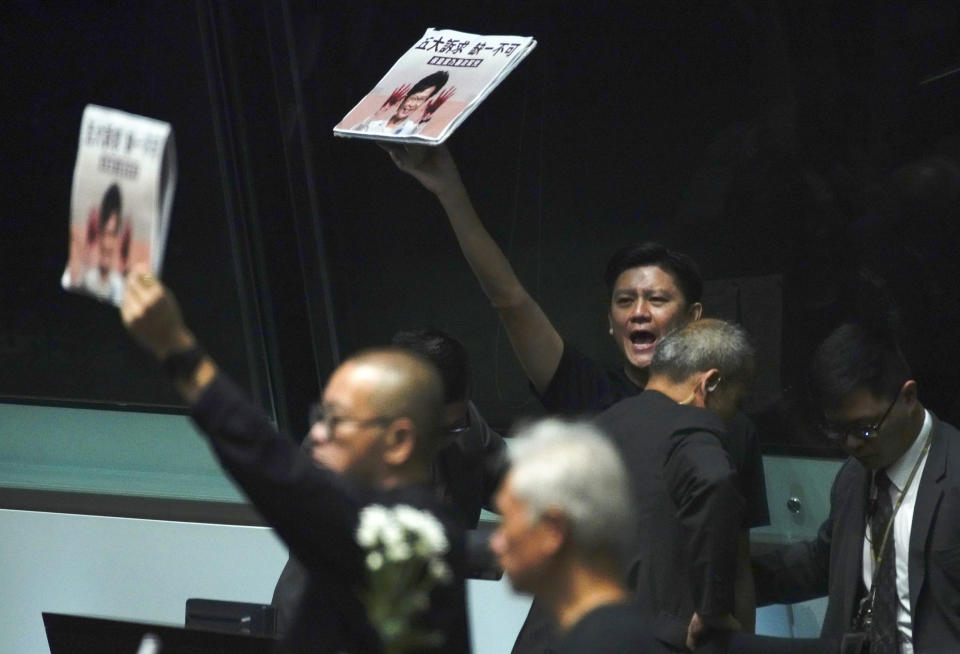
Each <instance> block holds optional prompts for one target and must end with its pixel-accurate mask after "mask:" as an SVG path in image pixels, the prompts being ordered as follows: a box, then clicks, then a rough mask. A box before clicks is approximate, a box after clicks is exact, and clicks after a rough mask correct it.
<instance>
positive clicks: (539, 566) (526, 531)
mask: <svg viewBox="0 0 960 654" xmlns="http://www.w3.org/2000/svg"><path fill="white" fill-rule="evenodd" d="M510 461H511V464H512V465H511V469H510V472H509V473H507V476H506V478H505V479H504V481H503V484H502V485H501V487H500V490H499V492H498V493H497V498H496V502H497V508H498V510H499V512H500V514H501V515H502V520H501V522H500V526H499V528H498V529H497V531H496V532H495V533H494V535H493V537H492V538H491V540H490V547H491V549H492V550H493V552H494V554H496V556H497V559H498V560H499V562H500V565H501V566H502V567H503V570H504V572H505V573H506V574H507V576H508V577H509V579H510V582H511V584H512V585H513V587H514V589H515V590H517V591H520V592H525V593H535V594H536V595H537V597H540V598H541V599H542V600H543V601H544V603H545V604H546V605H547V607H548V608H549V610H550V612H551V613H552V615H553V618H554V619H555V620H556V623H557V625H558V626H559V629H560V631H561V635H560V639H559V645H558V648H557V651H558V652H559V653H560V654H580V653H586V652H590V653H591V654H604V653H610V654H614V653H617V654H619V653H621V652H666V651H668V650H666V649H665V648H663V646H662V645H660V644H659V643H658V642H657V640H656V639H654V638H653V637H652V635H651V634H650V632H649V630H648V629H647V627H646V625H645V623H644V622H643V620H642V619H641V617H640V615H639V613H638V612H637V609H636V608H635V607H634V606H633V604H632V603H631V602H630V593H629V591H628V590H627V588H626V587H625V586H624V583H623V560H624V556H625V554H626V553H627V552H628V551H629V549H630V541H631V534H632V531H633V524H634V519H633V515H632V510H631V498H630V487H629V483H628V480H627V473H626V470H625V469H624V466H623V463H622V461H621V460H620V457H619V455H618V454H617V452H616V449H615V448H614V447H613V445H612V444H611V443H610V442H609V441H608V440H607V439H606V438H605V437H604V436H603V435H602V434H601V432H600V431H599V430H598V429H597V428H596V427H593V426H591V425H589V424H587V423H582V422H564V421H561V420H557V419H550V418H548V419H545V420H541V421H539V422H536V423H533V424H532V425H530V426H528V427H527V428H525V429H523V430H521V432H520V433H519V434H518V435H517V438H516V439H515V440H514V443H513V447H511V449H510Z"/></svg>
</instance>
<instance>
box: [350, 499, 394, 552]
mask: <svg viewBox="0 0 960 654" xmlns="http://www.w3.org/2000/svg"><path fill="white" fill-rule="evenodd" d="M389 520H390V515H389V513H388V511H387V509H386V507H383V506H381V505H379V504H371V505H370V506H366V507H364V508H363V510H362V511H360V524H359V525H358V526H357V543H358V544H359V545H360V546H361V547H363V548H364V549H370V548H372V547H374V546H375V545H376V544H377V541H378V540H379V538H380V532H381V531H383V528H384V526H385V525H386V524H387V523H388V521H389Z"/></svg>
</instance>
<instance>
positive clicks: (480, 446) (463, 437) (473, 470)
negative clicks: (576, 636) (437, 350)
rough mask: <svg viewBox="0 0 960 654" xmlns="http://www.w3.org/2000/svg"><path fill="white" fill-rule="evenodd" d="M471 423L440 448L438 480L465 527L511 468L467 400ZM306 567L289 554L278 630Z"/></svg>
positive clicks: (288, 618)
mask: <svg viewBox="0 0 960 654" xmlns="http://www.w3.org/2000/svg"><path fill="white" fill-rule="evenodd" d="M467 412H468V413H467V414H468V416H469V418H470V428H469V429H467V430H466V431H464V432H461V433H459V434H457V435H456V436H455V437H454V438H453V439H452V440H451V441H450V442H449V443H448V444H447V445H446V446H444V447H443V448H441V449H440V451H439V452H438V453H437V459H436V462H435V464H434V480H435V485H436V487H437V489H438V490H439V491H440V493H441V494H442V495H443V497H444V498H445V499H446V500H447V502H449V503H450V505H451V506H452V507H453V509H454V511H452V513H453V514H454V515H455V516H456V517H457V519H459V520H460V522H461V524H462V525H463V527H464V528H469V529H473V528H476V526H477V523H478V522H479V520H480V509H481V508H483V507H487V508H490V507H491V505H492V499H491V498H492V497H493V494H494V493H495V492H496V490H497V487H498V486H499V485H500V480H501V479H502V478H503V475H504V474H505V473H506V470H507V465H508V461H507V446H506V443H505V442H504V440H503V438H502V437H501V436H500V434H498V433H497V432H495V431H494V430H492V429H491V428H490V426H489V425H487V423H486V421H484V419H483V417H482V416H481V415H480V413H479V412H478V411H477V407H475V406H474V404H473V402H468V403H467ZM307 580H308V575H307V570H306V568H305V567H304V565H303V564H302V563H301V562H300V561H298V560H297V558H296V557H295V556H292V555H291V556H290V558H289V559H288V560H287V564H286V565H285V566H284V568H283V570H282V571H281V572H280V577H279V578H278V579H277V585H276V587H275V588H274V589H273V599H272V600H271V603H272V604H273V606H274V607H275V608H276V611H277V614H276V620H277V632H278V633H281V634H284V633H286V632H287V631H288V630H289V628H290V625H291V623H292V621H293V619H294V617H295V615H296V609H297V607H298V606H299V604H300V599H301V597H302V596H303V594H304V591H305V590H306V586H307Z"/></svg>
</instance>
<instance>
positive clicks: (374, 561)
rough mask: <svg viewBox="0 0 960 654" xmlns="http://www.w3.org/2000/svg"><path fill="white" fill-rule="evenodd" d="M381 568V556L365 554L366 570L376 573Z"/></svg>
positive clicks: (371, 553)
mask: <svg viewBox="0 0 960 654" xmlns="http://www.w3.org/2000/svg"><path fill="white" fill-rule="evenodd" d="M382 567H383V554H381V553H380V552H370V553H369V554H367V569H368V570H372V571H374V572H376V571H377V570H379V569H380V568H382Z"/></svg>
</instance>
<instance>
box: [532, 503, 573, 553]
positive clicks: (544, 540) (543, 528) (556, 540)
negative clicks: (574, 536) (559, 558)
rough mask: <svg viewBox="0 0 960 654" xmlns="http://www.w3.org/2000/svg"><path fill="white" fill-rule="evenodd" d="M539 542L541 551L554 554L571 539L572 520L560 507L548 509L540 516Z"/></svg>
mask: <svg viewBox="0 0 960 654" xmlns="http://www.w3.org/2000/svg"><path fill="white" fill-rule="evenodd" d="M539 532H540V533H539V534H538V537H537V542H538V543H539V546H540V551H541V553H543V554H546V555H548V556H554V555H555V554H557V552H559V551H560V550H562V549H563V548H564V547H565V546H566V544H567V543H568V542H569V541H570V521H569V520H568V519H567V516H566V515H564V513H563V512H562V511H561V510H559V509H547V510H546V511H545V512H544V514H543V515H542V516H541V517H540V529H539Z"/></svg>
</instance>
